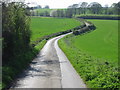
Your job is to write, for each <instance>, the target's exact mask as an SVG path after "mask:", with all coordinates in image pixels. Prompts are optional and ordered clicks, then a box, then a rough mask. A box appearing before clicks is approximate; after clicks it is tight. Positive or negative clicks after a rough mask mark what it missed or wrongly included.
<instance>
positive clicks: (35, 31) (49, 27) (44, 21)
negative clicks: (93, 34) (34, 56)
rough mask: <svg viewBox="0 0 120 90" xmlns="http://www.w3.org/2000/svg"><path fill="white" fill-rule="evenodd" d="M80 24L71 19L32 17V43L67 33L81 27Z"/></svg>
mask: <svg viewBox="0 0 120 90" xmlns="http://www.w3.org/2000/svg"><path fill="white" fill-rule="evenodd" d="M79 25H80V22H79V21H77V20H75V19H69V18H49V17H32V18H31V30H32V37H31V41H35V40H37V39H38V38H40V37H42V36H45V35H50V34H53V33H56V32H60V31H65V30H69V29H72V28H74V27H76V26H79Z"/></svg>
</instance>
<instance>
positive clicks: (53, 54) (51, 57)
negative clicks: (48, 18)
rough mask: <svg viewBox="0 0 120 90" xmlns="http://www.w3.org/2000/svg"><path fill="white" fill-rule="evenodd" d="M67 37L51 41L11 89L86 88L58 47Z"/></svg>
mask: <svg viewBox="0 0 120 90" xmlns="http://www.w3.org/2000/svg"><path fill="white" fill-rule="evenodd" d="M65 35H67V34H65ZM65 35H61V36H58V37H55V38H53V39H50V40H49V41H48V42H47V43H46V45H45V46H44V47H43V49H42V50H41V51H40V53H39V54H38V55H37V57H36V58H35V59H34V60H33V61H32V63H31V64H30V66H29V68H28V69H27V70H25V71H24V72H23V73H22V74H21V75H20V76H19V78H18V79H17V80H16V82H15V84H13V86H12V87H11V88H86V85H85V84H84V83H83V81H82V79H81V78H80V76H79V75H78V74H77V73H76V71H75V70H74V68H73V67H72V65H71V64H70V62H69V60H68V59H67V57H66V56H65V54H64V53H63V52H62V50H61V49H60V48H59V47H58V44H57V42H58V40H59V39H60V38H62V37H64V36H65Z"/></svg>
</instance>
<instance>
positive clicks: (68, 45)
mask: <svg viewBox="0 0 120 90" xmlns="http://www.w3.org/2000/svg"><path fill="white" fill-rule="evenodd" d="M88 21H91V22H92V23H94V24H95V25H96V27H97V29H96V30H95V31H92V32H90V33H86V34H83V35H79V36H74V35H70V36H66V37H65V38H63V39H61V40H60V41H59V45H60V47H61V48H62V50H63V51H64V52H65V54H66V55H67V57H68V59H69V60H70V62H71V63H72V65H73V66H74V67H75V69H76V71H77V72H78V73H79V74H80V76H81V77H82V78H83V80H84V81H85V82H86V84H87V86H88V87H90V88H118V87H119V86H120V84H119V79H118V77H119V74H118V21H117V20H116V21H115V20H88Z"/></svg>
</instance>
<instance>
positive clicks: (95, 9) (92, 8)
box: [53, 2, 120, 17]
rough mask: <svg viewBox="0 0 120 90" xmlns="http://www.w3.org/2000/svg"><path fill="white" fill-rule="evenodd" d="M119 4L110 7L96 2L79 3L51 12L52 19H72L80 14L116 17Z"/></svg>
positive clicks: (119, 8) (119, 9)
mask: <svg viewBox="0 0 120 90" xmlns="http://www.w3.org/2000/svg"><path fill="white" fill-rule="evenodd" d="M119 11H120V2H118V3H113V4H112V5H111V7H108V5H105V6H104V7H102V5H101V4H100V3H98V2H92V3H90V4H88V3H87V2H81V3H79V4H73V5H70V6H68V8H67V9H58V10H55V11H54V12H53V14H54V15H53V16H54V17H72V16H75V15H81V14H103V15H118V14H120V12H119Z"/></svg>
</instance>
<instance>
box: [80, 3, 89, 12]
mask: <svg viewBox="0 0 120 90" xmlns="http://www.w3.org/2000/svg"><path fill="white" fill-rule="evenodd" d="M87 5H88V3H87V2H82V3H81V4H80V9H81V13H82V14H85V13H86V8H87Z"/></svg>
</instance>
